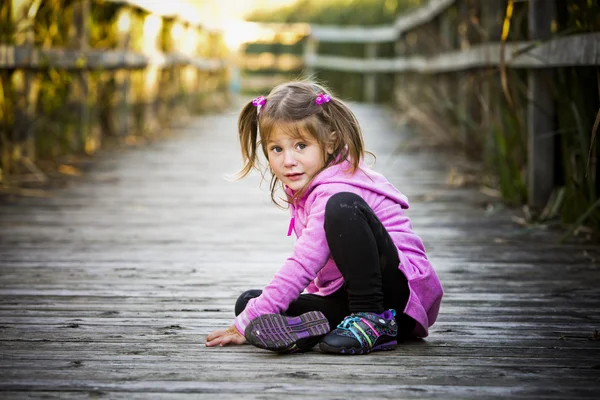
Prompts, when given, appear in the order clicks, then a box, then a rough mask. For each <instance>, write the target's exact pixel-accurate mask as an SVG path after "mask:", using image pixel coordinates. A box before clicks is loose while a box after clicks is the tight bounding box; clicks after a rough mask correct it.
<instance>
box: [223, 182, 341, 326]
mask: <svg viewBox="0 0 600 400" xmlns="http://www.w3.org/2000/svg"><path fill="white" fill-rule="evenodd" d="M332 194H333V193H328V192H326V191H324V190H323V189H321V187H317V188H316V189H315V190H314V191H313V192H311V193H310V195H309V196H308V198H307V201H306V207H307V208H309V211H308V219H307V223H306V228H304V229H303V230H302V233H301V236H300V237H299V238H298V240H297V241H296V243H295V244H294V248H293V250H292V254H291V255H290V256H289V257H288V258H287V260H286V261H285V262H284V264H283V265H282V267H281V268H280V269H279V271H278V272H277V273H276V274H275V275H274V276H273V278H272V279H271V281H270V282H269V284H268V285H267V286H265V288H264V289H263V292H262V294H261V295H260V296H259V297H257V298H254V299H251V300H250V301H249V302H248V305H247V306H246V309H245V310H244V311H243V312H242V313H241V314H240V315H238V316H237V317H236V319H235V326H236V327H237V329H238V331H240V333H242V334H244V330H245V329H246V326H247V325H248V323H249V322H250V321H251V320H252V319H254V318H256V317H258V316H260V315H263V314H275V313H280V312H282V311H285V310H287V308H288V307H289V305H290V303H292V302H293V301H294V300H296V299H297V298H298V296H300V294H301V293H302V291H303V290H304V289H305V288H306V287H307V286H308V284H309V283H310V282H311V281H313V280H314V279H315V277H316V276H317V273H318V272H319V271H320V270H321V268H323V266H324V265H325V263H326V262H327V260H328V259H329V256H330V252H329V246H328V245H327V239H326V238H325V229H324V226H323V225H324V221H325V206H326V205H327V200H328V199H329V197H331V195H332Z"/></svg>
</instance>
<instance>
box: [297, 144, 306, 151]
mask: <svg viewBox="0 0 600 400" xmlns="http://www.w3.org/2000/svg"><path fill="white" fill-rule="evenodd" d="M296 147H297V148H298V150H303V149H305V148H306V144H305V143H298V144H297V145H296Z"/></svg>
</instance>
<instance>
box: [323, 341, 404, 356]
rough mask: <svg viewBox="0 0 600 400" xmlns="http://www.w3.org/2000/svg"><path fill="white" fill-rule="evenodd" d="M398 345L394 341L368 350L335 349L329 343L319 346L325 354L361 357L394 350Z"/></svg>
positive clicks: (364, 348)
mask: <svg viewBox="0 0 600 400" xmlns="http://www.w3.org/2000/svg"><path fill="white" fill-rule="evenodd" d="M397 344H398V342H397V341H395V340H393V341H391V342H386V343H382V344H380V345H377V346H375V347H373V348H371V349H368V348H366V347H360V348H354V347H351V348H346V347H333V346H329V345H328V344H327V343H323V342H321V343H320V344H319V348H320V349H321V351H323V352H325V353H334V354H348V355H360V354H369V353H371V352H374V351H389V350H394V349H395V348H396V345H397Z"/></svg>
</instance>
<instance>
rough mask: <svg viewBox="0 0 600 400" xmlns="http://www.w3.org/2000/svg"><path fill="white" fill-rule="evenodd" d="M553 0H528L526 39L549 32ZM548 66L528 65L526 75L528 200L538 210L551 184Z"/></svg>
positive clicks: (551, 111) (547, 36)
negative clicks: (527, 101)
mask: <svg viewBox="0 0 600 400" xmlns="http://www.w3.org/2000/svg"><path fill="white" fill-rule="evenodd" d="M555 13H556V10H555V2H553V1H546V0H529V9H528V14H529V21H528V22H529V39H530V40H537V41H543V40H547V39H550V38H551V36H552V31H551V25H552V21H553V19H554V17H555ZM548 82H552V70H550V69H543V68H542V69H530V70H529V76H528V84H529V88H528V91H529V96H528V97H529V105H528V110H527V111H528V116H527V122H528V126H527V130H528V146H527V152H528V165H527V169H528V171H527V172H528V182H527V186H528V203H529V206H530V207H531V208H532V209H534V210H539V209H541V208H542V207H544V205H545V204H546V202H547V201H548V199H549V198H550V195H551V193H552V190H553V188H554V135H553V134H552V132H553V131H554V114H555V110H554V99H553V98H552V93H551V89H550V85H549V84H548Z"/></svg>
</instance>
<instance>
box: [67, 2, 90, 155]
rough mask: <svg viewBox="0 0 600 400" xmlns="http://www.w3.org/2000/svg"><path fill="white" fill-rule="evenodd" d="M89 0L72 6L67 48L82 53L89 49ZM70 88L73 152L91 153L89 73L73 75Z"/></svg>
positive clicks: (79, 72) (80, 72)
mask: <svg viewBox="0 0 600 400" xmlns="http://www.w3.org/2000/svg"><path fill="white" fill-rule="evenodd" d="M89 13H90V0H80V1H77V2H75V3H74V4H73V27H72V28H73V29H71V31H70V32H69V33H70V35H69V36H70V37H69V47H70V48H71V49H73V50H79V51H81V52H84V51H86V50H88V48H89V38H90V35H89ZM73 75H74V77H75V79H74V80H73V87H72V92H71V96H72V101H73V102H74V104H73V111H74V114H75V115H76V121H77V122H76V124H75V127H76V128H75V134H74V136H75V137H74V138H73V140H74V142H75V143H74V145H75V151H81V150H82V149H83V150H86V151H87V152H90V153H91V152H93V150H95V143H94V141H93V140H91V139H92V138H91V137H90V135H89V134H90V123H89V122H90V110H89V106H88V81H89V72H87V71H85V70H81V71H76V72H74V73H73Z"/></svg>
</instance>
